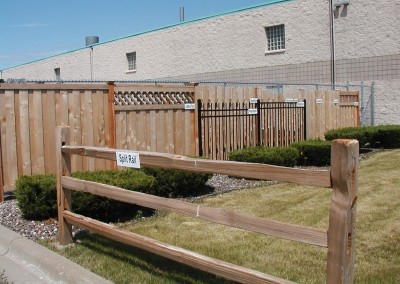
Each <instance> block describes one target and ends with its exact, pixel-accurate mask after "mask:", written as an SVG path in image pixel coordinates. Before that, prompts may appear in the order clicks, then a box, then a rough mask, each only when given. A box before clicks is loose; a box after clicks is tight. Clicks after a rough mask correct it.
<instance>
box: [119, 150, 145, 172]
mask: <svg viewBox="0 0 400 284" xmlns="http://www.w3.org/2000/svg"><path fill="white" fill-rule="evenodd" d="M116 159H117V166H121V167H128V168H137V169H139V168H140V159H139V153H135V152H116Z"/></svg>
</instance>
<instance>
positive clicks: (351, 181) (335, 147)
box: [326, 139, 359, 284]
mask: <svg viewBox="0 0 400 284" xmlns="http://www.w3.org/2000/svg"><path fill="white" fill-rule="evenodd" d="M358 158H359V143H358V141H357V140H347V139H339V140H334V141H333V143H332V148H331V165H332V168H331V178H332V188H333V194H332V203H331V210H330V216H329V230H328V264H327V278H326V279H327V280H326V281H327V283H328V284H331V283H332V284H333V283H335V284H336V283H353V281H354V259H355V255H354V254H355V223H356V206H357V191H358Z"/></svg>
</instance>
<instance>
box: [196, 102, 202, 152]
mask: <svg viewBox="0 0 400 284" xmlns="http://www.w3.org/2000/svg"><path fill="white" fill-rule="evenodd" d="M201 107H202V105H201V100H200V99H198V100H197V129H198V130H197V131H198V132H197V136H198V139H199V156H200V157H201V156H203V130H202V128H201Z"/></svg>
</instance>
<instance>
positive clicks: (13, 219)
mask: <svg viewBox="0 0 400 284" xmlns="http://www.w3.org/2000/svg"><path fill="white" fill-rule="evenodd" d="M271 183H274V182H270V181H258V180H246V179H239V178H231V177H228V176H225V175H213V177H212V178H211V179H210V180H209V181H208V182H207V185H208V186H211V187H212V188H213V189H214V190H213V192H212V193H211V194H208V195H206V196H212V195H215V194H221V193H224V192H229V191H233V190H238V189H246V188H253V187H258V186H262V185H268V184H271ZM202 197H204V196H201V197H196V198H189V200H195V199H198V198H202ZM5 199H6V200H5V201H4V202H2V203H0V224H2V225H3V226H5V227H7V228H9V229H10V230H13V231H15V232H17V233H19V234H21V235H22V236H24V237H26V238H28V239H31V240H37V239H42V240H44V239H55V238H56V237H57V233H58V225H57V220H55V219H49V220H45V221H29V220H25V219H24V218H23V217H22V214H21V210H20V209H19V208H18V204H17V201H16V199H15V198H14V197H13V195H12V194H6V198H5ZM72 228H73V234H76V233H77V232H79V231H80V229H79V228H77V227H75V226H73V227H72Z"/></svg>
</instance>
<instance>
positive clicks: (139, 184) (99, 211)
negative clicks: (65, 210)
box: [72, 170, 155, 222]
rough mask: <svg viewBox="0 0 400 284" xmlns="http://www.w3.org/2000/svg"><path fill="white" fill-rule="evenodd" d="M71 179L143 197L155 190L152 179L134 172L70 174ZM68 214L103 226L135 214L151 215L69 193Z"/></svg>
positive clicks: (130, 206)
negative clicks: (70, 204) (87, 218)
mask: <svg viewBox="0 0 400 284" xmlns="http://www.w3.org/2000/svg"><path fill="white" fill-rule="evenodd" d="M72 176H73V177H75V178H78V179H82V180H87V181H93V182H98V183H103V184H108V185H113V186H117V187H121V188H124V189H127V190H130V191H139V192H144V193H151V192H152V191H153V187H154V186H155V180H154V178H153V177H151V176H148V175H146V174H145V173H143V172H141V171H137V170H123V171H119V170H112V171H111V170H108V171H95V172H75V173H72ZM72 210H73V211H74V212H76V213H78V214H81V215H84V216H87V217H90V218H94V219H97V220H101V221H104V222H115V221H123V220H128V219H131V218H134V217H135V216H136V215H138V214H139V215H150V214H152V212H153V210H152V209H149V208H145V207H141V206H138V205H134V204H129V203H125V202H120V201H116V200H112V199H108V198H106V197H101V196H97V195H93V194H90V193H87V192H76V191H72Z"/></svg>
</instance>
